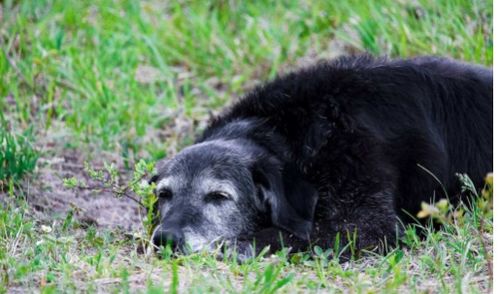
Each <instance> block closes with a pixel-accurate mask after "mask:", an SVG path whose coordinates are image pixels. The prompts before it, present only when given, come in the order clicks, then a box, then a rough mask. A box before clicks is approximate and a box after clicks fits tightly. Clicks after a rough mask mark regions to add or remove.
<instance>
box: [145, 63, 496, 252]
mask: <svg viewBox="0 0 500 294" xmlns="http://www.w3.org/2000/svg"><path fill="white" fill-rule="evenodd" d="M492 94H493V87H492V71H491V70H489V69H486V68H483V67H480V66H474V65H469V64H464V63H460V62H456V61H453V60H448V59H442V58H434V57H421V58H415V59H411V60H394V61H389V60H386V59H375V58H372V57H369V56H360V57H348V58H340V59H337V60H333V61H330V62H324V63H320V64H318V65H316V66H314V67H311V68H308V69H304V70H301V71H298V72H295V73H291V74H288V75H285V76H283V77H280V78H278V79H276V80H274V81H272V82H270V83H268V84H266V85H264V86H261V87H258V88H257V89H255V90H254V91H252V92H251V93H249V94H248V95H246V97H244V98H243V99H241V101H239V102H237V103H236V104H235V105H233V106H232V107H230V108H229V109H228V110H227V111H225V112H224V113H223V114H222V115H221V116H220V117H218V118H217V119H215V120H214V121H213V122H212V123H211V124H210V126H209V127H208V128H207V129H206V130H205V132H204V133H203V134H202V136H201V138H200V139H199V140H198V141H197V142H196V144H195V145H194V146H191V147H189V148H186V149H184V150H183V151H182V152H180V153H179V154H178V155H176V156H175V157H174V158H172V159H170V160H167V161H165V162H163V163H161V164H159V166H158V175H156V176H155V177H154V178H153V181H154V182H156V183H157V193H158V196H159V199H160V201H159V205H158V209H159V212H160V222H159V225H158V227H157V229H156V231H155V234H154V236H153V241H154V243H155V244H156V245H163V244H165V242H167V241H170V242H172V243H174V245H177V246H178V247H180V248H185V245H188V247H191V249H193V250H199V249H201V248H203V247H204V246H209V247H210V246H211V245H212V244H213V243H214V242H215V241H217V240H235V239H239V240H240V242H242V241H245V240H246V241H249V242H251V241H252V240H255V242H257V245H258V246H259V248H260V247H262V246H265V245H268V244H269V245H272V246H273V248H277V247H279V246H280V245H281V244H282V243H284V245H286V246H291V247H293V249H294V250H302V249H305V248H307V246H308V245H309V244H317V245H320V246H324V247H328V246H332V243H333V242H334V239H335V236H336V235H337V233H340V234H339V236H341V242H342V244H345V243H346V242H347V241H348V240H349V238H353V237H354V235H356V236H357V241H356V243H355V244H356V247H357V248H373V247H375V246H377V245H379V244H380V242H381V241H382V242H386V243H393V242H394V241H395V239H396V238H397V235H398V232H399V229H398V227H399V226H398V225H399V223H400V222H399V220H398V219H402V220H403V221H409V220H411V219H412V217H411V216H412V215H415V214H416V213H417V212H418V211H419V209H420V205H421V202H422V201H427V202H429V201H430V200H432V199H435V200H438V199H440V198H443V197H445V195H444V193H443V188H444V189H445V190H446V191H447V194H448V195H449V197H450V201H451V202H457V201H458V200H459V198H460V189H459V183H458V181H457V178H456V176H455V173H457V172H460V173H467V174H468V175H469V176H470V178H471V179H472V180H473V181H474V183H475V184H476V185H480V184H481V183H482V179H483V177H484V176H485V175H486V173H488V172H490V171H492V167H493V164H492V158H493V118H492V117H493V110H492V106H493V97H492ZM436 178H437V179H439V180H440V181H441V183H442V185H443V186H444V187H441V185H440V183H439V182H438V181H437V180H436ZM281 230H283V231H282V232H284V234H283V235H282V236H281V237H278V233H280V232H281Z"/></svg>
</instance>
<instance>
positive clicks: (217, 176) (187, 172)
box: [157, 141, 250, 188]
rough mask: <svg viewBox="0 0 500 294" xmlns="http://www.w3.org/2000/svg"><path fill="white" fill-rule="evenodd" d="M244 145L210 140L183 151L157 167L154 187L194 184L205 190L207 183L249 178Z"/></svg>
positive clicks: (247, 160) (237, 180)
mask: <svg viewBox="0 0 500 294" xmlns="http://www.w3.org/2000/svg"><path fill="white" fill-rule="evenodd" d="M248 157H249V156H248V154H245V151H244V146H240V145H237V144H234V143H233V142H230V141H210V142H205V143H200V144H196V145H193V146H190V147H187V148H185V149H183V150H182V151H181V152H179V153H178V154H177V155H176V156H174V157H173V158H171V159H169V160H168V162H166V163H163V164H162V165H161V166H160V167H159V168H158V171H159V175H160V179H159V181H158V182H157V188H162V187H170V188H172V187H183V186H186V185H189V184H191V185H193V184H196V185H198V186H200V185H202V186H204V187H208V186H210V185H208V184H206V183H209V182H210V181H213V182H217V181H226V182H227V181H233V182H239V181H241V179H244V178H246V177H249V176H250V174H249V171H248V169H247V167H248V163H249V160H250V159H249V158H248Z"/></svg>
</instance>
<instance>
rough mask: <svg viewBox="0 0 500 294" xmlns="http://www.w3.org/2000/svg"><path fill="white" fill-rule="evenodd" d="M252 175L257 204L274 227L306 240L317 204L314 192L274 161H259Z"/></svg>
mask: <svg viewBox="0 0 500 294" xmlns="http://www.w3.org/2000/svg"><path fill="white" fill-rule="evenodd" d="M252 174H253V180H254V183H255V186H256V188H257V195H258V197H259V202H261V203H263V204H264V205H265V206H267V208H268V209H269V210H270V213H271V220H272V223H273V225H275V226H277V227H279V228H282V229H284V230H286V231H288V232H290V233H292V234H294V235H296V236H297V237H299V238H302V239H304V240H307V239H309V235H310V233H311V230H312V227H313V217H314V209H315V207H316V202H317V200H318V193H317V191H316V189H315V188H314V187H313V186H312V185H311V184H310V183H308V182H307V181H306V180H305V179H303V177H302V176H301V175H300V173H299V171H298V170H296V169H294V168H293V167H292V166H291V165H290V166H289V165H285V166H284V167H283V166H281V165H280V164H277V162H275V161H274V160H269V159H267V160H262V161H260V162H259V163H258V164H256V166H255V167H254V169H253V171H252Z"/></svg>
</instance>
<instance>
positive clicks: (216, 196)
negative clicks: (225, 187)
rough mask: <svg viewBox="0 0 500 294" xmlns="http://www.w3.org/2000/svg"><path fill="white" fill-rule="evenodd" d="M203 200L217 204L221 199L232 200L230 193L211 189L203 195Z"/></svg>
mask: <svg viewBox="0 0 500 294" xmlns="http://www.w3.org/2000/svg"><path fill="white" fill-rule="evenodd" d="M204 200H205V202H209V203H214V204H218V203H221V202H223V201H228V200H232V198H231V195H230V194H229V193H227V192H224V191H213V192H210V193H208V194H207V195H205V198H204Z"/></svg>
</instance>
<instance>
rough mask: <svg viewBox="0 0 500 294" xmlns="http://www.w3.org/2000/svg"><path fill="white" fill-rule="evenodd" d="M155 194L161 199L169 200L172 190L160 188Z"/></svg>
mask: <svg viewBox="0 0 500 294" xmlns="http://www.w3.org/2000/svg"><path fill="white" fill-rule="evenodd" d="M157 196H158V198H159V199H162V200H170V199H172V196H173V194H172V190H170V189H161V190H160V191H158V194H157Z"/></svg>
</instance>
